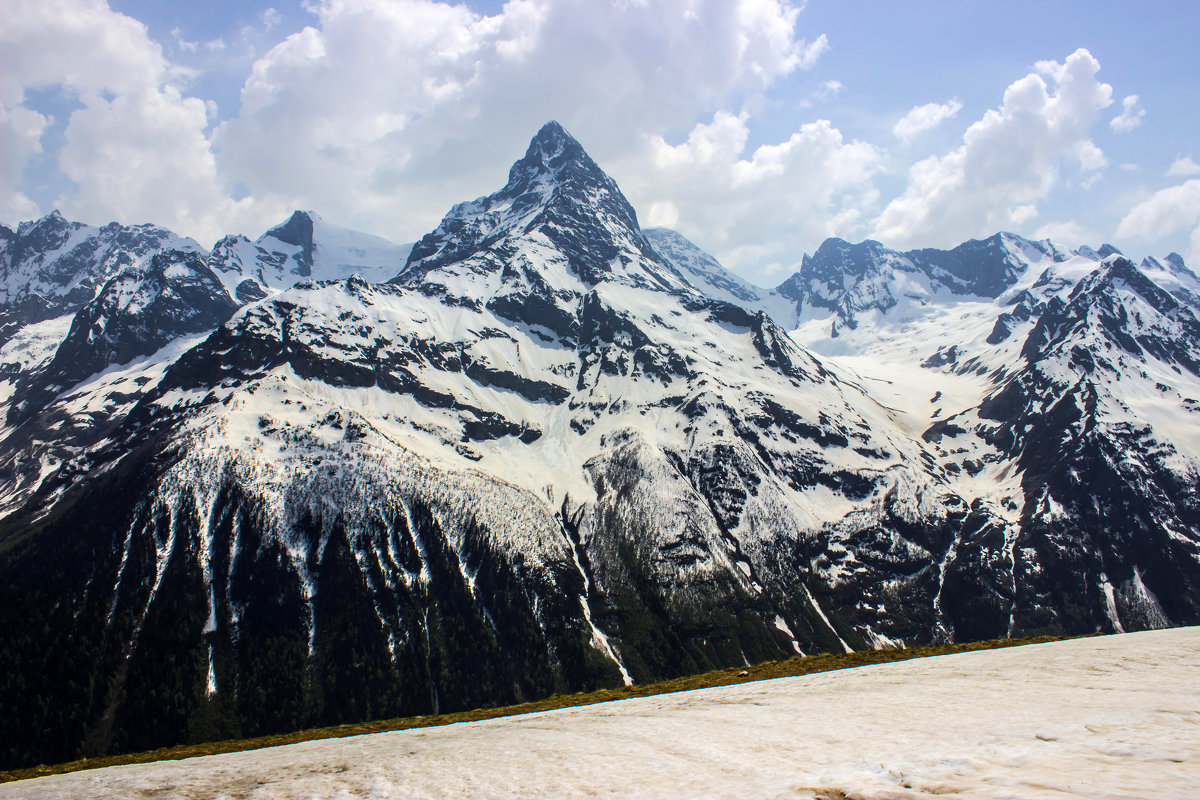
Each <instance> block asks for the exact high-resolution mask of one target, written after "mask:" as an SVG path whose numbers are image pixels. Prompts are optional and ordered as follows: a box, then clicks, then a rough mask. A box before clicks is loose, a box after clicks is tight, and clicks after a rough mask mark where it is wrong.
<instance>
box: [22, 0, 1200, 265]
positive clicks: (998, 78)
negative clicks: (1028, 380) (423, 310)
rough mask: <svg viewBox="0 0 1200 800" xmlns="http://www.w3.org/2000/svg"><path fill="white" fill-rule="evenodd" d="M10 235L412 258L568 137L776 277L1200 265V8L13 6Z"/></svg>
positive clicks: (827, 1)
mask: <svg viewBox="0 0 1200 800" xmlns="http://www.w3.org/2000/svg"><path fill="white" fill-rule="evenodd" d="M0 18H2V19H4V20H5V22H4V24H3V25H2V26H0V222H3V223H4V224H6V225H9V226H10V227H11V226H13V225H15V224H16V223H18V222H19V221H22V220H29V219H35V218H37V217H39V216H41V215H43V214H46V213H48V212H49V211H51V210H53V209H56V208H57V209H59V210H60V211H61V212H62V213H63V214H64V215H65V216H67V217H68V218H70V219H78V220H81V221H84V222H88V223H91V224H103V223H105V222H108V221H111V220H117V221H119V222H122V223H126V224H133V223H141V222H153V223H156V224H160V225H163V226H165V227H168V228H171V229H172V230H174V231H176V232H178V233H181V234H185V235H189V236H192V237H194V238H196V239H197V240H198V241H200V242H201V243H202V244H204V245H206V246H208V245H211V244H212V243H213V242H214V241H215V240H216V239H218V238H219V237H220V236H222V235H225V234H227V233H243V234H246V235H248V236H251V237H252V238H253V237H256V236H258V235H259V234H261V233H262V232H263V231H265V230H266V229H267V228H269V227H271V226H273V225H275V224H277V223H279V222H281V221H283V220H284V219H286V218H287V216H288V215H289V214H290V212H291V210H292V209H295V208H301V209H308V210H313V211H316V212H317V213H319V214H320V215H321V216H322V217H324V218H325V219H326V220H328V221H329V222H332V223H335V224H338V225H343V226H345V227H349V228H354V229H357V230H362V231H366V232H369V233H373V234H376V235H378V236H383V237H385V238H387V239H390V240H392V241H395V242H410V241H414V240H416V239H418V238H420V237H421V236H422V235H423V234H424V233H426V232H428V231H430V230H432V229H433V228H434V227H436V225H437V223H438V221H439V220H440V218H441V217H442V215H443V214H445V213H446V211H447V210H448V209H449V208H450V206H451V205H453V204H454V203H456V202H461V201H464V200H470V199H472V198H475V197H478V196H481V195H484V194H488V193H490V192H492V191H495V190H496V189H498V188H500V187H501V186H502V185H503V184H504V182H505V180H506V177H507V171H508V168H509V166H511V164H512V163H513V162H514V161H516V160H517V159H518V158H520V156H521V155H522V154H523V153H524V150H525V147H526V146H527V144H528V141H529V139H530V138H531V137H532V136H533V134H534V133H536V131H537V130H538V128H540V127H541V125H542V124H544V123H545V122H546V121H548V120H550V119H556V120H558V121H559V122H561V123H562V124H563V125H564V126H565V127H566V128H567V129H568V130H569V131H571V132H572V134H574V135H575V137H576V138H577V139H579V141H580V142H581V143H582V144H583V146H584V148H585V149H586V150H587V151H588V152H589V153H590V154H591V155H592V157H593V158H594V159H596V161H597V162H598V163H599V164H600V165H601V167H603V168H604V169H605V170H606V171H607V172H608V173H609V174H610V175H612V176H613V177H614V178H615V179H616V181H617V182H618V184H619V185H620V186H621V188H622V189H623V190H624V192H625V193H626V195H627V196H628V197H629V199H630V201H631V202H632V203H633V205H634V207H635V208H636V209H637V211H638V215H639V219H640V220H641V222H642V224H643V225H646V226H649V225H666V226H669V227H672V228H675V229H677V230H679V231H680V232H681V233H683V234H684V235H685V236H687V237H688V238H690V239H692V240H693V241H694V242H695V243H696V244H698V245H699V246H701V247H702V248H704V249H705V250H708V251H709V252H711V253H713V254H714V255H716V256H717V257H718V258H719V259H720V260H721V262H722V263H723V264H725V265H726V266H727V267H729V268H731V269H733V270H735V271H736V272H738V273H740V274H741V275H743V276H744V277H746V278H748V279H749V280H751V281H754V282H755V283H759V284H761V285H775V284H777V283H779V282H780V281H782V280H783V279H784V278H786V277H787V276H788V275H790V274H791V273H792V272H794V271H795V270H796V269H797V268H798V266H799V264H800V261H801V259H802V257H803V254H804V253H806V252H809V253H811V252H813V251H814V250H815V249H816V248H817V247H818V246H819V245H820V243H821V242H822V241H823V240H824V239H825V238H826V237H829V236H839V237H841V238H845V239H848V240H851V241H860V240H862V239H866V238H872V239H877V240H879V241H881V242H883V243H884V244H885V245H888V246H891V247H896V248H911V247H950V246H953V245H955V244H958V243H960V242H962V241H965V240H967V239H970V238H979V237H984V236H988V235H990V234H992V233H995V232H996V231H1000V230H1007V231H1013V232H1016V233H1020V234H1022V235H1025V236H1030V237H1034V238H1044V237H1051V238H1053V239H1054V240H1055V241H1058V242H1060V243H1062V244H1064V245H1066V246H1068V247H1077V246H1079V245H1081V244H1085V243H1086V244H1091V245H1093V246H1098V245H1099V244H1100V243H1102V242H1111V243H1113V244H1115V245H1116V246H1117V247H1119V248H1121V249H1122V250H1124V251H1125V252H1126V253H1127V254H1129V255H1131V256H1134V257H1137V258H1140V257H1141V256H1142V255H1147V254H1152V255H1158V256H1160V257H1161V256H1163V255H1166V254H1167V253H1168V252H1171V251H1177V252H1180V253H1182V254H1183V255H1184V256H1185V258H1186V259H1187V260H1188V263H1189V264H1191V265H1192V266H1200V134H1198V133H1197V132H1198V131H1200V102H1198V101H1200V84H1198V83H1197V81H1196V80H1195V75H1196V71H1195V63H1194V55H1193V42H1192V39H1193V38H1194V35H1195V31H1197V30H1200V3H1181V2H1176V1H1175V0H1170V1H1169V2H1167V1H1165V0H1148V1H1147V2H1143V3H1138V4H1132V3H1124V2H1115V0H1114V1H1113V2H1096V0H1086V1H1083V0H1080V1H1079V2H1074V1H1072V0H1056V2H1052V3H1046V2H1027V1H1026V0H1008V1H1007V2H1003V3H1000V2H990V3H985V2H960V1H959V0H906V2H903V3H900V2H889V1H888V0H809V2H807V3H801V2H789V1H788V0H509V2H500V1H499V0H491V1H490V2H483V1H482V0H480V1H479V2H467V3H458V4H451V3H448V2H435V1H434V0H305V1H304V2H299V3H293V2H283V0H268V1H267V2H263V1H261V0H208V2H183V1H182V0H108V2H105V0H0Z"/></svg>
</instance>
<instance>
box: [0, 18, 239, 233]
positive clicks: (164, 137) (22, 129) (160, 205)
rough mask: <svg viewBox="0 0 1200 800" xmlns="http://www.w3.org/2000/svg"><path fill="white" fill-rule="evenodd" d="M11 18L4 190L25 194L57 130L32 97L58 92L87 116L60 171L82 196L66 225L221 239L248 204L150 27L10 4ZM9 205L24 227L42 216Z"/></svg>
mask: <svg viewBox="0 0 1200 800" xmlns="http://www.w3.org/2000/svg"><path fill="white" fill-rule="evenodd" d="M5 16H6V21H5V24H4V26H2V27H0V51H3V53H4V62H5V64H4V69H3V70H0V137H2V138H3V141H2V144H0V149H2V150H3V152H4V156H3V159H2V166H0V169H2V170H3V171H4V180H5V181H6V185H7V186H14V187H17V186H20V185H21V183H20V173H21V171H22V170H23V169H24V167H25V166H26V165H27V164H28V160H29V158H30V157H31V156H32V155H33V154H34V153H37V152H39V151H40V149H41V137H42V135H43V133H44V131H45V129H46V127H47V124H48V122H49V120H48V119H47V118H45V117H42V116H41V115H40V114H37V112H35V111H33V110H32V109H30V108H29V107H28V105H27V98H26V94H27V92H28V91H29V90H30V89H36V88H45V87H58V88H59V89H60V90H62V91H64V92H67V93H69V94H70V95H71V96H73V97H74V98H75V99H76V100H77V101H78V104H79V106H80V107H79V108H78V109H76V110H74V111H72V112H71V114H70V116H69V117H68V119H67V120H66V125H65V129H64V131H63V139H64V144H63V146H62V150H61V152H60V153H59V154H58V164H59V168H60V169H61V170H62V172H63V174H64V175H65V176H66V177H68V178H70V179H71V180H72V181H73V182H74V183H75V184H76V185H77V188H76V189H75V190H73V191H70V192H68V193H67V194H65V195H63V196H62V197H60V198H59V199H58V201H57V204H58V205H59V206H60V208H61V209H62V211H63V213H64V214H66V215H68V216H71V217H74V218H77V219H83V220H86V221H89V222H97V223H99V222H107V221H109V220H112V219H114V218H115V219H118V220H121V221H123V222H134V223H136V222H145V221H154V222H158V223H160V224H164V225H168V226H172V227H175V228H177V229H181V230H183V231H185V232H187V233H191V234H193V235H197V236H202V237H214V236H216V235H217V234H218V233H219V232H220V230H221V229H222V228H224V227H225V226H227V225H229V224H230V223H231V222H232V220H233V219H234V218H235V217H236V216H238V215H239V213H240V212H243V211H245V209H246V207H248V206H249V205H250V202H249V201H248V202H246V203H242V204H240V206H239V204H235V203H234V202H233V201H232V200H230V199H228V197H227V196H226V194H225V193H224V192H223V191H222V189H221V185H220V182H219V180H218V178H217V173H216V165H215V163H214V159H213V156H212V153H211V151H210V149H209V143H208V140H207V138H206V137H205V134H204V129H205V127H206V126H207V108H206V105H205V103H204V101H202V100H200V99H197V98H194V97H185V96H184V95H183V94H182V93H181V91H180V90H179V88H178V84H179V83H181V82H183V81H184V80H186V79H187V78H188V77H189V76H188V75H187V74H186V72H184V71H182V70H180V69H178V68H176V67H174V66H173V65H172V64H171V63H169V62H168V60H167V59H166V58H165V57H164V55H163V52H162V48H161V47H160V46H159V45H158V44H156V43H154V42H153V41H151V39H150V38H149V35H148V33H147V30H146V27H145V26H144V25H142V24H141V23H140V22H137V21H136V20H134V19H131V18H130V17H126V16H124V15H121V14H117V13H115V12H113V11H112V10H111V9H109V8H108V6H107V4H106V3H104V2H102V0H12V2H10V3H9V4H8V7H7V8H6V15H5ZM8 181H11V183H8ZM14 198H15V200H14ZM6 202H7V204H8V205H9V206H11V205H13V204H14V202H15V203H16V204H18V205H24V208H22V209H20V212H19V213H20V214H21V216H22V217H28V216H33V215H34V214H35V213H37V211H38V210H37V209H35V208H34V207H33V204H32V203H31V202H28V198H27V197H25V195H23V194H21V193H20V191H16V192H13V193H12V196H11V197H9V199H8V200H7V201H6ZM45 210H47V209H42V211H45Z"/></svg>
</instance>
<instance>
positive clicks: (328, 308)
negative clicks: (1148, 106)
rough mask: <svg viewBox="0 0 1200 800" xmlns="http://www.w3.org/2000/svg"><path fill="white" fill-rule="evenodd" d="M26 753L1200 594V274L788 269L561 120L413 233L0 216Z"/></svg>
mask: <svg viewBox="0 0 1200 800" xmlns="http://www.w3.org/2000/svg"><path fill="white" fill-rule="evenodd" d="M0 402H2V403H3V406H4V407H3V409H0V411H2V413H3V423H4V424H3V428H2V429H0V675H3V676H4V677H3V679H0V707H2V708H4V709H5V710H6V716H7V718H8V720H9V724H8V725H7V726H5V732H4V733H0V762H2V763H0V767H4V766H20V765H26V764H31V763H38V762H45V761H62V760H68V759H71V758H76V757H79V756H81V755H88V754H93V753H102V752H115V751H125V750H139V749H149V748H153V747H158V746H163V745H167V744H173V743H178V742H183V741H201V740H206V739H213V738H227V737H232V736H255V735H260V734H267V733H273V732H278V731H284V730H291V729H296V728H299V727H306V726H314V725H326V724H336V723H339V722H347V721H354V720H362V719H370V718H381V717H390V716H398V715H401V714H405V715H408V714H421V713H432V712H439V711H441V712H445V711H452V710H458V709H465V708H473V707H478V706H483V705H492V704H501V703H511V702H514V701H520V700H522V699H528V698H533V697H539V696H544V695H547V694H550V693H552V692H573V691H581V690H585V689H592V688H596V687H599V686H607V685H614V684H617V683H621V682H624V683H629V682H642V681H648V680H653V679H658V678H665V677H671V676H674V675H679V674H685V673H689V672H696V671H700V670H703V669H709V668H715V667H726V666H732V665H737V664H747V663H752V662H757V661H763V660H768V659H777V658H783V657H787V656H789V655H794V654H797V653H805V654H812V653H817V652H827V651H843V650H845V651H849V650H852V649H860V648H877V647H899V646H905V645H908V644H917V643H926V642H932V641H968V640H974V639H983V638H994V637H1008V636H1023V635H1031V634H1039V633H1046V632H1061V633H1083V632H1092V631H1119V630H1129V629H1142V628H1156V627H1166V626H1171V625H1180V624H1196V623H1200V425H1198V424H1197V423H1198V422H1200V279H1197V276H1196V275H1195V274H1194V273H1193V272H1191V271H1190V270H1189V269H1188V267H1187V266H1186V265H1185V263H1184V261H1183V259H1182V258H1180V257H1179V256H1178V255H1175V254H1172V255H1170V256H1167V257H1166V258H1164V259H1161V260H1159V259H1155V258H1146V259H1144V260H1143V261H1141V262H1140V263H1137V264H1135V263H1134V262H1133V261H1131V260H1130V259H1128V258H1126V257H1125V256H1124V255H1123V254H1121V253H1120V252H1119V251H1118V250H1117V249H1116V248H1114V247H1112V246H1111V245H1105V246H1103V247H1101V248H1100V249H1099V250H1093V249H1091V248H1079V249H1076V250H1069V249H1067V248H1065V247H1062V246H1060V245H1058V244H1055V243H1053V242H1050V241H1031V240H1028V239H1024V238H1022V237H1020V236H1016V235H1013V234H1009V233H1000V234H997V235H995V236H992V237H989V238H987V239H984V240H979V241H971V242H967V243H964V244H962V245H960V246H959V247H956V248H954V249H952V250H948V251H942V250H934V249H923V250H913V251H907V252H899V251H894V250H891V249H888V248H887V247H885V246H883V245H882V244H880V243H878V242H872V241H867V242H862V243H860V244H851V243H848V242H845V241H842V240H839V239H831V240H828V241H826V242H825V243H824V244H822V245H821V247H820V248H819V249H818V250H817V251H816V253H815V254H813V255H811V256H807V255H806V256H804V258H803V261H802V262H801V266H800V269H799V270H798V271H797V272H796V273H795V274H794V275H792V276H791V277H789V278H788V279H787V280H785V281H784V282H783V283H781V284H780V285H779V286H778V287H776V288H774V289H763V288H761V287H757V286H754V285H753V284H750V283H748V282H747V281H745V280H743V279H741V278H740V277H738V276H737V275H735V274H733V273H731V272H729V271H728V270H726V269H725V268H723V267H722V266H721V264H720V263H719V262H718V261H717V260H716V259H715V258H713V257H712V256H711V255H708V254H707V253H704V252H703V251H702V250H700V249H699V248H697V247H696V246H695V245H693V244H692V243H691V242H689V241H688V240H687V239H685V238H684V237H683V236H682V235H680V234H679V233H677V232H675V231H671V230H667V229H662V228H651V229H642V228H641V226H640V225H639V223H638V219H637V214H636V212H635V211H634V209H633V207H632V206H631V205H630V203H629V202H628V200H627V199H626V198H625V197H624V195H623V194H622V193H621V191H620V189H619V187H618V186H617V184H616V183H615V182H614V181H613V180H612V178H611V177H609V176H608V175H606V174H605V173H604V171H603V170H602V169H601V168H600V167H599V166H598V165H597V164H596V163H595V162H594V161H593V160H592V159H591V158H590V157H589V156H588V155H587V153H586V152H585V151H584V149H583V147H582V146H581V145H580V144H579V142H577V141H576V140H575V139H574V138H572V137H571V136H570V134H568V133H567V132H566V131H565V130H564V129H563V128H562V127H561V126H559V125H558V124H557V123H549V124H547V125H546V126H545V127H544V128H542V129H541V130H540V131H539V132H538V133H537V135H536V136H535V137H534V138H533V140H532V142H531V143H530V145H529V148H528V150H527V152H526V153H525V155H524V157H523V158H521V159H520V160H519V161H517V162H516V163H515V164H514V165H513V167H512V169H511V171H510V173H509V178H508V182H507V183H506V185H505V186H504V187H502V188H501V189H500V190H499V191H497V192H495V193H494V194H491V195H488V196H486V197H482V198H479V199H477V200H473V201H470V202H466V203H461V204H458V205H456V206H454V207H453V208H452V209H450V211H449V212H448V213H447V214H446V216H445V218H444V219H443V220H442V222H441V223H440V224H439V225H438V227H437V228H436V229H435V230H434V231H432V232H430V233H429V234H427V235H426V236H424V237H423V238H422V239H420V240H419V241H418V242H416V243H414V244H412V245H411V246H398V245H394V244H391V243H389V242H387V241H385V240H382V239H378V238H376V237H372V236H368V235H366V234H359V233H354V232H352V231H347V230H345V229H341V228H338V227H336V226H334V225H332V224H330V223H327V222H325V221H324V220H322V219H321V218H320V217H319V216H318V215H317V214H315V213H313V212H301V211H297V212H296V213H294V214H293V215H292V216H291V218H290V219H288V220H287V221H286V222H284V223H283V224H281V225H279V226H277V227H275V228H272V229H271V230H270V231H267V232H266V233H265V234H263V235H262V236H261V237H259V238H258V239H257V240H256V241H250V240H248V239H246V238H245V237H240V236H231V237H226V238H224V239H221V240H220V241H219V242H217V244H216V246H215V247H214V248H213V249H212V250H211V251H205V250H204V249H203V248H202V247H201V246H200V245H199V244H197V243H196V242H194V241H192V240H190V239H186V238H183V237H179V236H177V235H175V234H173V233H171V232H169V231H166V230H163V229H161V228H156V227H154V226H149V225H142V226H134V227H128V226H121V225H118V224H116V223H113V224H110V225H106V226H104V227H102V228H94V227H90V226H86V225H83V224H80V223H74V222H69V221H67V220H65V219H63V218H62V216H61V215H59V214H57V212H56V213H54V214H51V215H49V216H47V217H44V218H42V219H41V220H37V221H35V222H26V223H21V224H20V225H19V226H17V228H16V229H15V230H14V229H10V228H7V227H3V226H0Z"/></svg>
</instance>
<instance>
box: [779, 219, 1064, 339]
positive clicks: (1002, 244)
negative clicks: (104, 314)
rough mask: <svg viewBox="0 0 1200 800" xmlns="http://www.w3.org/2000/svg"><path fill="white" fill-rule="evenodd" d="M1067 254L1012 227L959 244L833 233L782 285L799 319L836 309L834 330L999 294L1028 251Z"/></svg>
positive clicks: (1019, 269)
mask: <svg viewBox="0 0 1200 800" xmlns="http://www.w3.org/2000/svg"><path fill="white" fill-rule="evenodd" d="M1031 258H1032V259H1042V258H1050V259H1053V260H1055V261H1061V260H1065V258H1066V254H1064V253H1063V252H1062V251H1061V250H1060V249H1059V248H1057V247H1056V246H1055V245H1054V244H1053V243H1052V242H1049V241H1043V242H1033V241H1030V240H1028V239H1024V238H1022V237H1020V236H1016V235H1014V234H1011V233H998V234H996V235H995V236H991V237H989V238H987V239H983V240H972V241H969V242H965V243H964V244H961V245H959V246H958V247H955V248H954V249H953V250H935V249H923V250H910V251H908V252H898V251H895V250H889V249H888V248H886V247H884V246H883V245H882V244H880V243H879V242H874V241H870V240H868V241H865V242H860V243H859V244H850V243H849V242H846V241H843V240H841V239H827V240H826V241H825V242H824V243H823V244H822V245H821V246H820V247H819V248H818V249H817V252H816V253H814V254H813V255H811V256H809V255H805V256H804V260H803V261H802V263H801V265H800V270H799V271H798V272H797V273H796V274H794V275H793V276H792V277H790V278H788V279H787V280H786V281H784V282H783V283H782V284H780V285H779V286H778V287H777V288H776V292H778V293H779V294H780V295H783V296H784V297H786V298H788V299H789V300H791V301H793V303H794V304H795V308H796V314H797V316H798V318H800V319H801V320H811V319H814V318H817V319H823V318H825V317H827V316H830V315H831V312H832V316H833V322H832V324H831V327H830V332H831V333H830V335H831V336H835V337H836V336H838V335H839V333H841V332H842V331H843V330H845V329H847V328H848V329H851V330H852V329H854V328H856V327H857V326H858V324H859V319H860V317H861V316H862V315H863V313H864V312H871V311H879V312H886V311H888V310H890V309H892V308H895V307H896V306H906V305H911V304H914V303H916V304H920V305H926V304H928V303H930V302H939V300H940V301H941V302H943V303H944V302H945V301H946V299H948V298H967V297H977V298H996V297H999V296H1000V295H1001V294H1003V293H1004V291H1005V290H1006V289H1008V288H1009V287H1010V286H1012V285H1013V283H1014V282H1015V281H1016V280H1017V278H1018V277H1019V276H1020V275H1021V274H1022V273H1023V272H1024V267H1025V265H1026V264H1027V263H1028V261H1029V260H1030V259H1031Z"/></svg>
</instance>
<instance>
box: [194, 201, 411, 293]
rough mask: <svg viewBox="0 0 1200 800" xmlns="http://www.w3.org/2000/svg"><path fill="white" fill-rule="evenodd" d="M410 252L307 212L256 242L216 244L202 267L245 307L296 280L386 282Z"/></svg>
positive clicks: (229, 238) (235, 240)
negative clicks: (206, 262)
mask: <svg viewBox="0 0 1200 800" xmlns="http://www.w3.org/2000/svg"><path fill="white" fill-rule="evenodd" d="M411 247H412V246H411V245H396V244H392V243H391V242H389V241H387V240H386V239H381V238H379V237H378V236H371V235H370V234H366V233H360V232H358V231H352V230H349V229H347V228H342V227H339V226H337V225H333V224H331V223H329V222H326V221H325V220H324V219H322V218H321V216H320V215H318V214H317V213H315V212H313V211H296V212H294V213H293V214H292V216H291V217H289V218H288V220H287V221H286V222H284V223H282V224H280V225H277V226H275V227H274V228H271V229H270V230H269V231H267V232H266V233H264V234H263V235H262V236H260V237H258V239H257V240H256V241H253V242H251V241H250V240H249V239H247V238H246V237H245V236H226V237H225V238H223V239H221V240H220V241H218V242H217V243H216V245H215V246H214V247H213V250H212V253H211V254H210V256H209V260H208V265H209V267H211V268H212V269H213V271H214V272H216V273H217V275H218V276H220V278H221V280H222V282H223V283H224V284H225V287H226V289H228V291H229V294H230V295H231V296H232V297H235V298H237V299H238V300H239V301H240V302H243V303H248V302H253V301H254V300H258V299H261V298H263V297H265V296H267V295H268V294H270V293H272V292H274V291H279V290H282V289H287V288H289V287H291V286H292V285H293V284H295V283H297V282H298V281H302V280H337V279H341V278H349V277H350V276H351V275H358V276H360V277H362V278H365V279H366V280H368V281H371V282H373V283H374V282H381V281H386V280H388V279H389V278H391V277H392V276H393V275H395V274H396V272H397V271H399V269H400V267H401V266H403V265H404V263H405V261H406V260H407V258H408V253H409V250H410V249H411Z"/></svg>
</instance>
